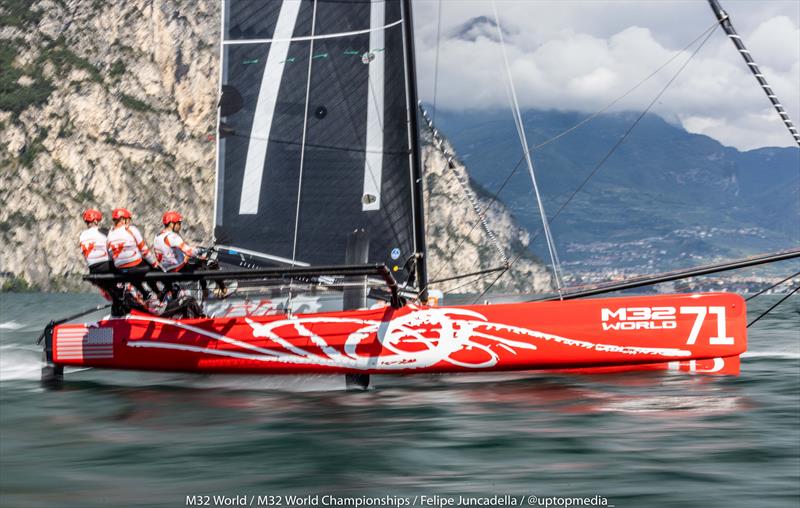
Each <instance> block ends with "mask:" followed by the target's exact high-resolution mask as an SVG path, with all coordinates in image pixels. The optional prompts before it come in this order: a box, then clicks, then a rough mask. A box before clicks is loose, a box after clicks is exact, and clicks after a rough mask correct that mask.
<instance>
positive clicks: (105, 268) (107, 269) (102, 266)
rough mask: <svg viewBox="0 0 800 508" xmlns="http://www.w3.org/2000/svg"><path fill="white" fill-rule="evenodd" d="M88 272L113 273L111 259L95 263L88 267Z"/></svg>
mask: <svg viewBox="0 0 800 508" xmlns="http://www.w3.org/2000/svg"><path fill="white" fill-rule="evenodd" d="M89 273H114V265H113V264H112V263H111V261H103V262H102V263H95V264H93V265H92V266H90V267H89Z"/></svg>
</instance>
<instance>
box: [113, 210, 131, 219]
mask: <svg viewBox="0 0 800 508" xmlns="http://www.w3.org/2000/svg"><path fill="white" fill-rule="evenodd" d="M111 218H112V219H114V220H118V219H130V218H131V212H129V211H128V210H126V209H125V208H114V209H113V210H112V211H111Z"/></svg>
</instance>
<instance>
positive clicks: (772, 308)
mask: <svg viewBox="0 0 800 508" xmlns="http://www.w3.org/2000/svg"><path fill="white" fill-rule="evenodd" d="M798 291H800V286H797V287H796V288H794V289H793V290H792V291H791V292H790V293H789V294H787V295H786V296H784V297H783V298H781V299H780V300H778V302H777V303H776V304H775V305H773V306H772V307H770V308H769V309H767V310H765V311H764V312H762V313H761V315H760V316H758V317H757V318H755V319H754V320H752V321H750V322H749V323H747V328H750V327H751V326H753V325H754V324H756V322H758V320H759V319H761V318H763V317H764V316H766V315H767V314H769V313H770V312H772V311H773V310H774V309H775V308H776V307H777V306H778V305H780V304H782V303H783V302H785V301H786V300H788V299H789V297H790V296H792V295H793V294H795V293H797V292H798Z"/></svg>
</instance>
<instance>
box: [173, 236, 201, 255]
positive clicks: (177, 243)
mask: <svg viewBox="0 0 800 508" xmlns="http://www.w3.org/2000/svg"><path fill="white" fill-rule="evenodd" d="M164 243H166V244H167V247H174V248H177V249H180V251H181V252H183V253H184V254H185V255H186V257H190V258H196V257H199V256H200V249H197V248H195V247H192V246H191V245H189V244H188V243H186V242H184V241H183V238H181V236H180V235H179V234H178V233H174V232H171V233H170V234H168V235H167V236H166V237H165V238H164Z"/></svg>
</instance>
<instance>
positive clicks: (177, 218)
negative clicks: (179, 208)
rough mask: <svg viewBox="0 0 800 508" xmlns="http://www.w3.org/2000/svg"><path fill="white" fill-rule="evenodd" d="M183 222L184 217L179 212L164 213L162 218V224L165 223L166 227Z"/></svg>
mask: <svg viewBox="0 0 800 508" xmlns="http://www.w3.org/2000/svg"><path fill="white" fill-rule="evenodd" d="M181 221H183V217H181V214H179V213H178V212H164V215H162V216H161V222H163V223H164V225H165V226H166V225H167V224H170V223H172V222H181Z"/></svg>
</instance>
